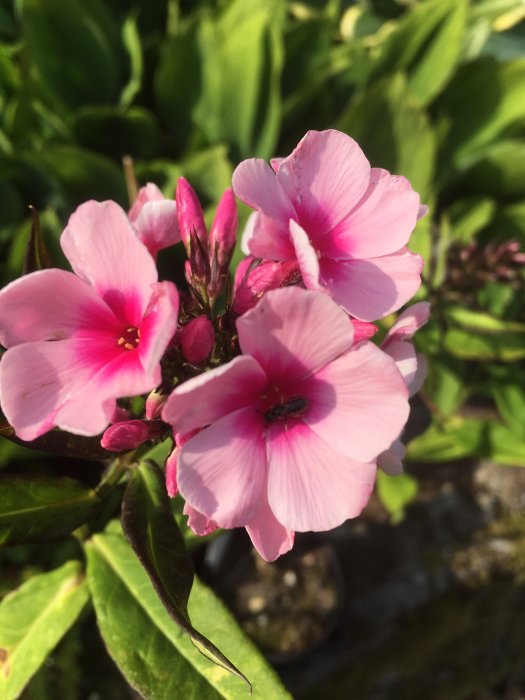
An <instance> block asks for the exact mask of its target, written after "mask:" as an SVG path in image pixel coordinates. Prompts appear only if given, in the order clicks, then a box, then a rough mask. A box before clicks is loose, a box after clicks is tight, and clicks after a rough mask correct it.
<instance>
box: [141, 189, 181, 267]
mask: <svg viewBox="0 0 525 700" xmlns="http://www.w3.org/2000/svg"><path fill="white" fill-rule="evenodd" d="M135 227H136V229H137V231H138V236H139V240H140V241H142V243H144V245H145V246H146V248H147V249H148V250H149V252H150V253H151V254H152V255H155V254H156V253H157V252H158V251H159V250H162V248H168V247H169V246H171V245H175V243H178V242H179V241H180V231H179V221H178V218H177V205H176V203H175V202H174V201H173V200H171V199H163V200H162V201H160V202H146V203H145V204H144V206H143V207H142V209H141V210H140V214H139V215H138V217H137V219H136V221H135Z"/></svg>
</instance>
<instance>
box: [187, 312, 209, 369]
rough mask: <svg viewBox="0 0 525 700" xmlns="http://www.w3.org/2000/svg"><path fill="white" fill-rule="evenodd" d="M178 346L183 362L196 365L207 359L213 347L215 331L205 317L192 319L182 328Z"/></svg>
mask: <svg viewBox="0 0 525 700" xmlns="http://www.w3.org/2000/svg"><path fill="white" fill-rule="evenodd" d="M180 344H181V348H182V355H183V357H184V359H185V360H187V361H188V362H191V363H192V364H194V365H198V364H200V363H201V362H204V360H206V359H208V357H209V355H210V353H211V351H212V350H213V346H214V345H215V330H214V328H213V324H212V322H211V321H210V319H209V318H207V317H206V316H198V317H197V318H193V319H192V320H191V321H190V322H189V323H187V324H186V325H185V326H183V327H182V331H181V338H180Z"/></svg>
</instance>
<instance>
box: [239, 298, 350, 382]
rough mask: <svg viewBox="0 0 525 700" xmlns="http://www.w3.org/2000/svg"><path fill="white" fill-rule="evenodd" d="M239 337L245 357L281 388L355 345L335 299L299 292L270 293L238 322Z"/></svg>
mask: <svg viewBox="0 0 525 700" xmlns="http://www.w3.org/2000/svg"><path fill="white" fill-rule="evenodd" d="M237 331H238V333H239V344H240V346H241V349H242V351H243V352H244V353H246V354H248V355H252V356H253V357H254V358H255V359H256V360H257V362H258V363H259V364H260V365H261V367H262V368H263V369H264V371H265V372H266V375H267V376H268V379H269V381H270V382H271V381H277V382H278V383H282V382H283V381H288V380H290V381H294V380H297V379H301V378H302V377H305V376H308V375H309V374H311V373H313V372H316V371H317V370H318V369H320V368H321V367H324V366H325V365H326V364H328V362H330V361H331V360H333V359H334V358H335V357H337V356H338V355H340V354H341V353H342V352H345V350H348V349H349V348H350V347H351V345H352V341H353V329H352V324H351V323H349V322H348V318H347V316H346V314H345V313H344V312H343V311H342V310H341V309H340V308H339V307H338V306H337V305H336V304H335V303H334V302H333V301H332V300H331V299H330V297H328V296H326V295H325V294H321V293H319V292H314V291H309V290H306V289H300V288H298V287H286V288H284V289H275V290H273V291H271V292H268V293H267V294H266V295H265V296H264V297H263V298H262V299H261V301H260V302H259V303H258V304H257V306H255V307H254V308H253V309H250V311H248V312H247V313H246V314H244V316H241V318H239V319H238V320H237Z"/></svg>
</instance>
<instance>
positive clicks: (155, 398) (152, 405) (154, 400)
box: [145, 390, 168, 420]
mask: <svg viewBox="0 0 525 700" xmlns="http://www.w3.org/2000/svg"><path fill="white" fill-rule="evenodd" d="M167 398H168V396H167V394H161V393H159V392H158V391H156V390H154V391H152V392H151V393H150V395H149V396H148V398H147V399H146V405H145V416H146V419H147V420H154V419H155V418H160V413H161V411H162V407H163V406H164V404H165V403H166V399H167Z"/></svg>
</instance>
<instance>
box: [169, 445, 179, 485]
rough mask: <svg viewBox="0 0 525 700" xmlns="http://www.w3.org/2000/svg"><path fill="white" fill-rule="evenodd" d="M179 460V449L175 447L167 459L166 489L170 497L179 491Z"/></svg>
mask: <svg viewBox="0 0 525 700" xmlns="http://www.w3.org/2000/svg"><path fill="white" fill-rule="evenodd" d="M178 462H179V449H178V448H177V447H174V448H173V449H172V451H171V452H170V453H169V455H168V459H167V460H166V490H167V492H168V496H169V497H170V498H175V496H176V495H177V494H178V493H179V486H178V484H177V465H178Z"/></svg>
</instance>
